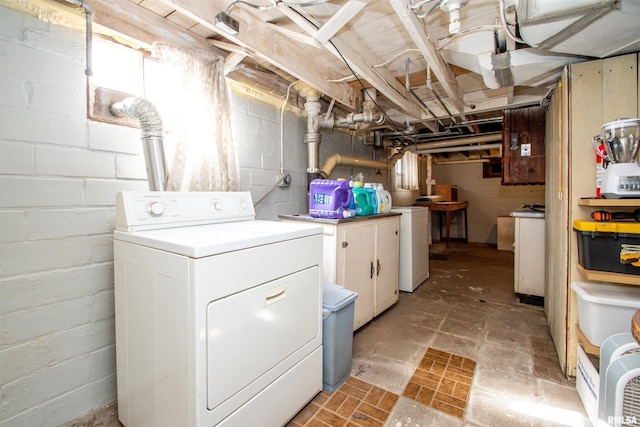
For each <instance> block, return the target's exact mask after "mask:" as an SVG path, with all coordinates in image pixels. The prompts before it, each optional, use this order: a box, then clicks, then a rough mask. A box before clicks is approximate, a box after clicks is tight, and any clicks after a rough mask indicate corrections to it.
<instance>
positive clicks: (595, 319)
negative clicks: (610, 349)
mask: <svg viewBox="0 0 640 427" xmlns="http://www.w3.org/2000/svg"><path fill="white" fill-rule="evenodd" d="M571 288H572V289H573V290H574V291H575V293H576V295H577V296H578V321H579V323H580V329H581V330H582V332H583V333H584V335H585V336H586V337H587V339H588V340H589V342H591V344H593V345H595V346H598V347H600V346H601V345H602V343H603V342H604V340H605V339H607V338H609V337H610V336H611V335H614V334H620V333H623V332H631V317H632V316H633V313H635V312H636V310H638V309H640V288H639V287H631V286H616V285H603V284H599V283H584V282H573V283H571Z"/></svg>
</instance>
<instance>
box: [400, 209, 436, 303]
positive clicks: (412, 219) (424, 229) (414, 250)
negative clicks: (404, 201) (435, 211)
mask: <svg viewBox="0 0 640 427" xmlns="http://www.w3.org/2000/svg"><path fill="white" fill-rule="evenodd" d="M391 212H397V213H401V214H402V216H401V217H400V285H399V289H400V290H401V291H403V292H413V291H414V290H415V289H416V288H417V287H418V286H420V285H421V284H422V282H424V281H425V280H427V279H428V278H429V232H430V229H429V209H428V208H426V207H424V206H403V207H394V208H393V209H391Z"/></svg>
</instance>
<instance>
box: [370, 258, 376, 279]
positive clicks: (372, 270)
mask: <svg viewBox="0 0 640 427" xmlns="http://www.w3.org/2000/svg"><path fill="white" fill-rule="evenodd" d="M374 271H375V269H374V268H373V261H371V275H370V276H369V278H370V279H373V272H374Z"/></svg>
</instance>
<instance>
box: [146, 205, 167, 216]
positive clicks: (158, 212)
mask: <svg viewBox="0 0 640 427" xmlns="http://www.w3.org/2000/svg"><path fill="white" fill-rule="evenodd" d="M163 213H164V205H163V204H162V203H160V202H153V203H151V204H150V205H149V214H150V215H151V216H162V214H163Z"/></svg>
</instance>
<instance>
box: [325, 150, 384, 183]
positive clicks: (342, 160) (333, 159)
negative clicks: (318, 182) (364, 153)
mask: <svg viewBox="0 0 640 427" xmlns="http://www.w3.org/2000/svg"><path fill="white" fill-rule="evenodd" d="M337 165H345V166H357V167H361V168H369V169H386V168H387V167H388V164H387V162H383V161H381V160H365V159H358V158H357V157H348V156H341V155H340V154H334V155H332V156H330V157H329V158H328V159H327V161H326V162H324V165H323V166H322V169H321V170H320V177H321V178H324V179H326V178H328V177H329V176H330V175H331V172H333V169H334V168H335V167H336V166H337Z"/></svg>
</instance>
